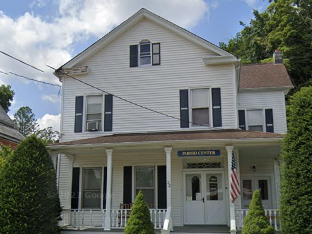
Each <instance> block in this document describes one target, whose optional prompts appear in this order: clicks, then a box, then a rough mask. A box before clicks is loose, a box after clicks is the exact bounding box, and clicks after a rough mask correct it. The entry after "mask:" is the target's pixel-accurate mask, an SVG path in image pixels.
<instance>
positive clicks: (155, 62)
mask: <svg viewBox="0 0 312 234" xmlns="http://www.w3.org/2000/svg"><path fill="white" fill-rule="evenodd" d="M157 47H158V49H157ZM152 48H153V52H152V59H153V65H160V43H153V44H152Z"/></svg>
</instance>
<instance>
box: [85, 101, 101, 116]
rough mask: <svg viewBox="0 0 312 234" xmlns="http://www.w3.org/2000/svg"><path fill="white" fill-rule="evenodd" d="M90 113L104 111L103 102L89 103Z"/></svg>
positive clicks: (88, 111)
mask: <svg viewBox="0 0 312 234" xmlns="http://www.w3.org/2000/svg"><path fill="white" fill-rule="evenodd" d="M87 113H88V114H94V113H102V103H95V104H88V110H87Z"/></svg>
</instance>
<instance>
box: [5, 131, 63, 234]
mask: <svg viewBox="0 0 312 234" xmlns="http://www.w3.org/2000/svg"><path fill="white" fill-rule="evenodd" d="M0 191H1V192H0V227H1V233H6V234H15V233H19V234H28V233H50V234H56V233H59V228H58V222H59V220H60V214H61V207H60V201H59V198H58V194H57V188H56V176H55V170H54V167H53V163H52V161H51V158H50V156H49V153H48V151H47V149H46V147H45V146H44V144H43V142H42V141H41V140H39V139H37V138H36V137H35V136H31V137H29V138H27V139H25V140H24V141H23V142H22V143H21V144H20V145H19V146H18V148H17V149H16V150H15V151H14V154H13V156H12V157H9V158H8V160H7V162H6V164H5V166H4V167H2V168H1V170H0Z"/></svg>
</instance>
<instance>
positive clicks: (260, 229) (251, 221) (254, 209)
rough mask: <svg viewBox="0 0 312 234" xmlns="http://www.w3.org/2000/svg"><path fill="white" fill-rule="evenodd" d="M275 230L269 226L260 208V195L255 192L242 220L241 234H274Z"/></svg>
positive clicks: (257, 191) (258, 192)
mask: <svg viewBox="0 0 312 234" xmlns="http://www.w3.org/2000/svg"><path fill="white" fill-rule="evenodd" d="M274 233H275V230H274V228H273V227H272V226H271V225H270V223H269V220H268V218H267V217H266V216H265V212H264V209H263V206H262V200H261V194H260V191H259V190H255V192H254V193H253V195H252V200H251V203H250V206H249V210H248V214H247V215H246V217H245V219H244V227H243V230H242V234H274Z"/></svg>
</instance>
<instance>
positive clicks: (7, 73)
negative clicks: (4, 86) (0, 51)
mask: <svg viewBox="0 0 312 234" xmlns="http://www.w3.org/2000/svg"><path fill="white" fill-rule="evenodd" d="M0 73H2V74H5V75H7V76H8V75H9V74H8V73H5V72H3V71H0Z"/></svg>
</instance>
